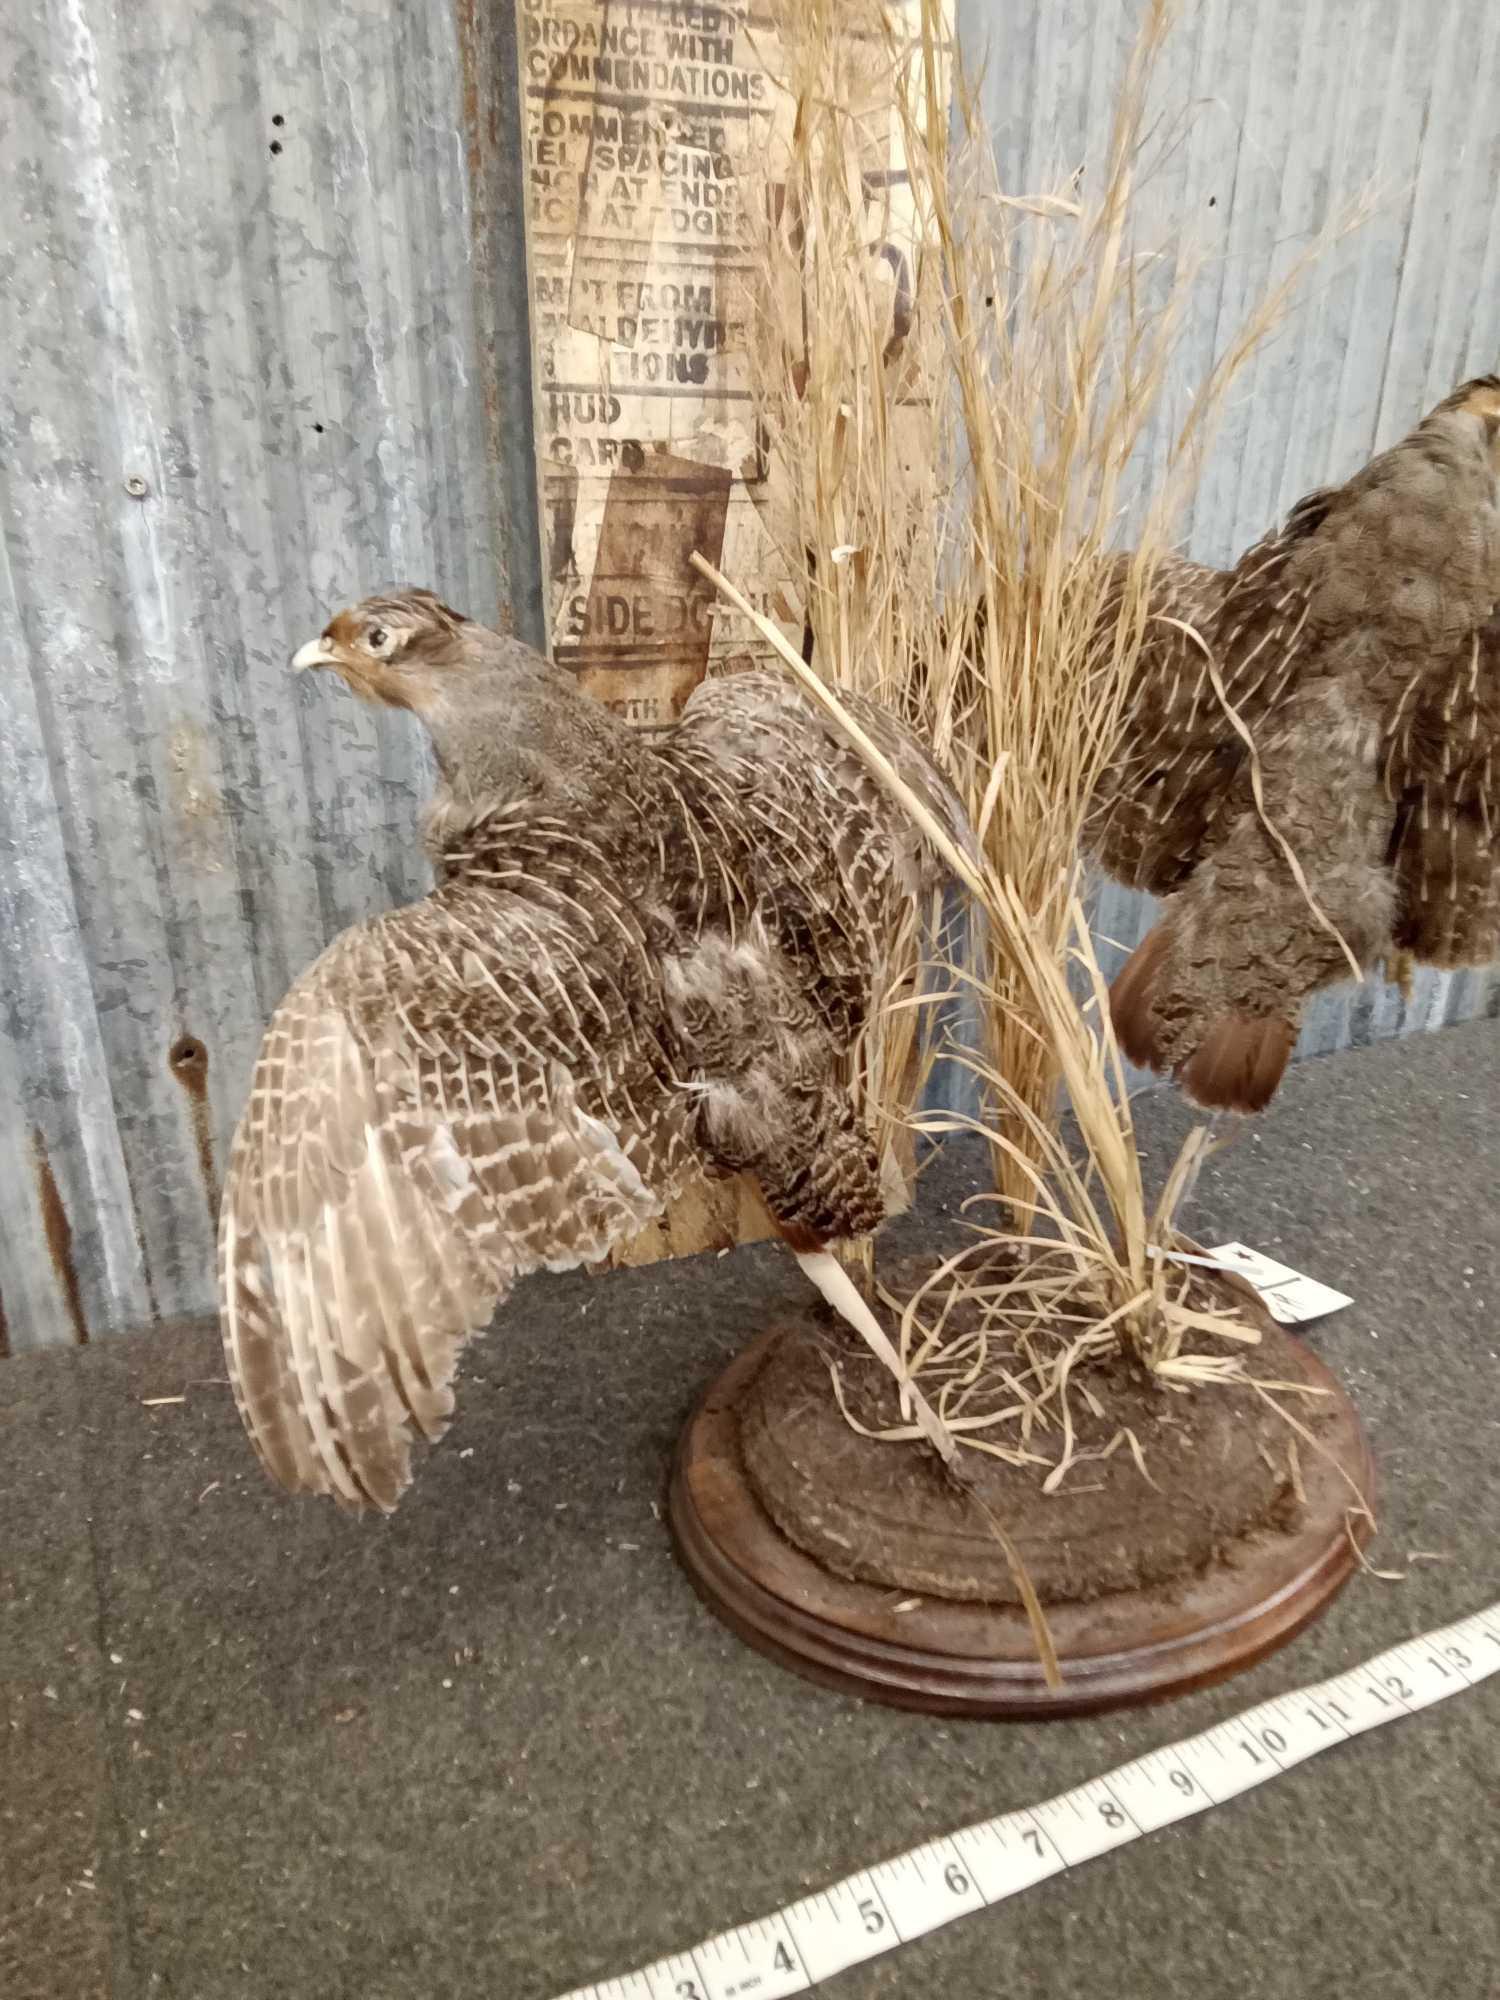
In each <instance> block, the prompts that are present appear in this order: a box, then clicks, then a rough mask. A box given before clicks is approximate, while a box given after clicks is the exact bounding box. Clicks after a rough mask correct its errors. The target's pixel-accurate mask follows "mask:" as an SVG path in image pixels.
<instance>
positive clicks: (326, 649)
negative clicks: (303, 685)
mask: <svg viewBox="0 0 1500 2000" xmlns="http://www.w3.org/2000/svg"><path fill="white" fill-rule="evenodd" d="M332 665H333V652H332V649H331V648H330V646H329V644H328V641H327V640H326V639H309V640H308V642H307V644H306V645H305V646H302V647H299V649H298V650H297V651H296V652H295V653H293V655H292V671H293V673H297V674H302V673H306V671H307V669H308V668H309V667H331V666H332Z"/></svg>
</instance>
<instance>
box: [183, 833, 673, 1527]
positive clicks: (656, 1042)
mask: <svg viewBox="0 0 1500 2000" xmlns="http://www.w3.org/2000/svg"><path fill="white" fill-rule="evenodd" d="M538 830H539V827H538V823H536V822H533V823H532V825H531V826H530V827H528V828H527V829H525V832H526V833H528V834H533V835H535V834H537V833H538ZM542 831H543V832H545V831H547V830H546V829H542ZM550 831H551V835H552V838H553V839H554V840H556V841H558V842H560V843H561V846H562V848H563V850H564V851H565V852H566V853H567V855H568V856H569V868H570V873H569V877H568V880H567V883H566V885H564V884H563V883H561V882H560V881H559V880H558V879H557V875H556V871H555V869H554V870H553V871H552V872H551V873H550V874H549V873H548V870H547V868H546V867H545V865H544V864H543V863H542V862H541V861H540V860H538V861H536V862H534V863H531V864H528V862H527V860H526V857H525V856H524V854H523V855H522V857H521V858H520V859H519V860H518V859H517V856H516V843H517V841H518V839H520V838H522V830H520V829H518V828H515V827H509V828H507V827H505V826H504V825H503V824H495V825H491V826H490V827H489V828H488V830H487V832H488V839H489V844H490V845H491V847H492V849H493V853H492V854H490V855H486V854H484V853H480V852H471V853H468V854H465V855H462V856H457V857H454V856H450V857H448V859H449V864H450V869H452V868H454V867H455V865H456V867H457V869H458V870H459V871H461V872H456V873H450V876H449V879H448V881H447V882H445V883H444V885H443V886H442V887H440V888H439V889H437V890H435V891H434V892H433V894H432V895H430V896H428V897H426V898H425V899H424V900H422V901H421V902H418V903H415V904H412V905H410V906H408V907H407V908H404V909H400V910H397V911H394V912H392V913H391V914H389V915H387V916H383V917H380V918H378V919H376V920H375V921H373V922H371V923H367V924H363V925H360V926H357V927H355V928H354V929H353V930H350V931H347V932H345V933H344V935H343V936H342V937H340V938H339V939H337V940H336V941H335V943H334V944H333V945H332V946H331V947H330V948H329V949H328V951H326V952H325V953H324V954H323V956H322V957H321V958H320V959H319V960H318V961H317V962H316V964H315V965H314V966H313V967H312V968H311V969H310V970H309V971H308V972H307V973H306V974H305V975H304V977H303V978H302V979H301V980H300V981H299V982H298V983H297V985H296V986H294V987H293V989H292V990H291V992H290V993H289V994H288V995H287V997H286V999H285V1000H284V1001H283V1002H282V1004H281V1006H280V1007H279V1008H278V1009H277V1012H276V1014H275V1017H274V1018H273V1020H272V1023H271V1026H270V1029H269V1030H268V1032H267V1035H266V1039H265V1043H264V1046H263V1048H262V1052H261V1056H260V1060H259V1062H258V1064H257V1067H256V1071H255V1076H254V1080H253V1083H252V1088H251V1094H250V1100H249V1104H248V1106H247V1109H246V1111H245V1115H244V1118H243V1120H242V1122H241V1126H240V1130H239V1132H238V1134H237V1137H236V1141H235V1146H234V1151H233V1154H232V1157H231V1161H230V1166H229V1173H228V1180H227V1187H226V1193H225V1200H224V1205H223V1211H222V1217H221V1224H220V1279H221V1310H222V1317H223V1325H224V1333H225V1348H226V1353H227V1356H228V1360H229V1370H230V1376H231V1380H232V1382H233V1385H234V1391H235V1395H236V1399H237V1401H238V1403H239V1407H240V1413H241V1415H242V1417H243V1419H244V1422H245V1426H246V1429H247V1431H248V1432H249V1434H250V1437H251V1439H252V1440H253V1442H254V1444H255V1447H256V1450H257V1451H258V1453H259V1455H260V1457H261V1458H262V1460H263V1461H264V1463H265V1465H266V1467H267V1469H268V1470H269V1471H270V1472H271V1473H272V1474H273V1475H274V1476H275V1477H276V1478H277V1479H278V1480H280V1481H281V1482H282V1484H284V1485H285V1486H287V1487H289V1488H291V1489H292V1490H293V1491H303V1492H322V1493H331V1494H333V1495H334V1496H335V1497H336V1498H338V1499H339V1500H340V1501H342V1502H344V1503H346V1504H349V1505H355V1506H359V1505H369V1504H374V1505H375V1506H378V1507H381V1508H383V1509H387V1510H388V1509H390V1508H392V1507H394V1506H395V1504H396V1502H397V1500H398V1499H399V1497H400V1495H401V1493H402V1491H403V1490H404V1488H405V1487H406V1485H407V1484H408V1483H409V1479H410V1456H411V1446H412V1442H413V1439H414V1437H415V1436H417V1435H421V1436H423V1437H425V1438H428V1439H432V1438H436V1437H438V1436H439V1435H440V1434H441V1433H442V1431H443V1429H444V1428H445V1426H446V1424H447V1422H448V1419H449V1417H450V1415H451V1413H452V1409H453V1387H452V1384H453V1375H454V1369H455V1365H456V1362H457V1358H458V1355H459V1351H460V1349H461V1348H462V1347H463V1345H464V1342H465V1341H466V1339H467V1338H468V1337H469V1335H470V1334H472V1333H474V1332H476V1331H478V1330H480V1329H482V1328H483V1327H484V1326H485V1325H486V1324H487V1323H488V1321H489V1319H490V1317H491V1315H492V1313H493V1311H494V1309H495V1307H496V1305H497V1304H498V1302H499V1301H500V1300H501V1299H502V1298H503V1297H504V1296H505V1294H506V1293H507V1292H508V1290H509V1289H510V1287H511V1285H512V1284H513V1283H514V1281H515V1279H516V1278H518V1277H520V1276H522V1275H524V1274H525V1273H527V1272H529V1271H533V1270H536V1269H539V1268H542V1267H545V1268H547V1269H551V1270H562V1269H567V1268H569V1267H571V1266H574V1265H577V1264H582V1263H587V1262H590V1261H593V1260H595V1259H597V1258H599V1257H601V1256H603V1255H604V1254H605V1252H606V1251H607V1250H608V1249H609V1247H610V1245H611V1244H613V1243H614V1242H616V1241H617V1240H618V1239H620V1238H621V1237H622V1236H625V1235H627V1234H630V1233H632V1232H634V1231H635V1230H636V1229H638V1228H639V1227H640V1226H641V1225H642V1224H643V1223H644V1222H645V1221H647V1220H648V1219H650V1218H651V1217H653V1216H655V1215H656V1214H658V1213H659V1212H660V1210H661V1208H662V1206H663V1203H664V1201H665V1200H666V1199H667V1198H669V1197H670V1195H671V1194H672V1193H673V1192H674V1191H675V1189H676V1187H677V1186H678V1185H679V1183H680V1181H681V1179H682V1176H683V1172H684V1169H685V1168H686V1166H687V1165H688V1163H689V1161H690V1159H691V1147H690V1144H689V1141H688V1138H687V1134H686V1132H685V1130H684V1125H683V1110H682V1105H683V1101H684V1100H683V1098H682V1096H681V1094H680V1093H679V1092H678V1091H677V1090H676V1088H675V1077H674V1074H673V1070H672V1064H671V1061H670V1058H669V1053H668V1051H667V1050H666V1049H665V1048H664V1047H663V1045H662V1043H661V1041H660V1039H659V1037H660V1024H661V1019H662V1009H661V1002H660V993H659V987H658V981H657V975H656V972H655V970H654V967H653V963H652V961H651V959H650V957H649V956H648V954H647V952H646V950H645V946H644V939H643V936H642V933H641V930H640V927H639V924H638V923H637V921H636V919H635V917H634V916H633V914H632V913H631V910H630V908H629V906H628V904H627V902H626V900H625V898H624V896H623V895H622V894H621V892H620V890H619V887H618V885H617V883H616V882H615V880H614V877H613V872H612V870H611V868H610V867H609V865H608V864H607V863H606V862H605V860H604V857H603V856H602V855H600V854H599V853H598V852H597V851H596V850H589V849H588V846H587V843H586V842H584V841H581V840H579V839H578V837H577V836H576V835H569V834H568V832H567V830H566V829H563V828H561V827H557V828H555V829H551V830H550ZM507 834H508V835H509V836H510V838H509V839H507V838H505V837H504V836H506V835H507ZM473 844H474V843H473V842H472V840H471V846H472V845H473ZM501 857H503V859H502V858H501ZM518 872H520V873H522V874H526V875H527V876H528V879H527V881H526V886H525V888H524V889H517V888H514V887H511V886H510V885H509V878H510V877H512V876H514V875H515V874H517V873H518Z"/></svg>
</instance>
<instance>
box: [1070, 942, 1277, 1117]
mask: <svg viewBox="0 0 1500 2000" xmlns="http://www.w3.org/2000/svg"><path fill="white" fill-rule="evenodd" d="M1171 941H1172V937H1171V930H1170V927H1169V926H1168V925H1167V924H1158V925H1157V926H1156V927H1155V929H1154V930H1151V931H1149V932H1148V933H1147V934H1146V936H1145V937H1144V938H1143V939H1142V941H1141V942H1140V943H1139V944H1138V945H1137V946H1136V948H1135V950H1134V951H1133V952H1132V953H1131V954H1130V957H1129V958H1128V959H1127V960H1126V961H1125V964H1124V966H1123V967H1122V968H1121V970H1120V972H1119V974H1118V975H1117V977H1116V979H1115V982H1114V985H1113V986H1111V988H1110V990H1109V1011H1110V1017H1111V1019H1112V1020H1113V1021H1114V1024H1115V1035H1116V1037H1117V1038H1118V1040H1119V1044H1120V1047H1121V1049H1122V1051H1123V1052H1124V1053H1125V1055H1127V1056H1128V1057H1129V1058H1130V1060H1131V1062H1133V1063H1135V1064H1137V1065H1138V1066H1139V1067H1140V1068H1142V1069H1154V1070H1156V1071H1158V1072H1161V1071H1164V1070H1166V1069H1168V1068H1172V1069H1173V1074H1174V1076H1175V1077H1176V1080H1177V1082H1178V1083H1179V1084H1180V1085H1181V1087H1182V1089H1183V1090H1184V1091H1185V1092H1186V1093H1187V1095H1188V1096H1189V1097H1190V1098H1191V1099H1192V1101H1193V1102H1194V1103H1195V1104H1199V1105H1202V1107H1203V1108H1204V1110H1206V1111H1242V1112H1245V1113H1247V1114H1248V1113H1250V1112H1254V1111H1264V1110H1265V1108H1266V1106H1267V1105H1268V1104H1269V1103H1270V1101H1271V1099H1272V1098H1273V1097H1274V1096H1275V1095H1276V1091H1277V1087H1278V1085H1279V1084H1280V1082H1281V1079H1282V1076H1283V1075H1284V1074H1285V1071H1286V1066H1287V1064H1288V1062H1289V1061H1290V1060H1291V1055H1292V1050H1293V1048H1294V1047H1295V1046H1296V1042H1297V1024H1296V1022H1295V1020H1288V1019H1286V1018H1285V1017H1284V1016H1282V1015H1279V1014H1247V1013H1241V1012H1238V1011H1236V1010H1231V1011H1229V1012H1226V1013H1223V1014H1218V1015H1215V1016H1214V1017H1213V1018H1212V1019H1211V1020H1210V1021H1209V1023H1208V1026H1207V1027H1206V1029H1205V1030H1204V1033H1203V1035H1202V1037H1201V1039H1200V1040H1199V1042H1198V1045H1197V1047H1196V1048H1195V1049H1194V1050H1193V1052H1192V1054H1191V1055H1190V1056H1188V1057H1187V1059H1186V1060H1185V1061H1181V1062H1178V1063H1177V1064H1176V1065H1175V1066H1174V1065H1172V1064H1171V1062H1170V1060H1169V1057H1168V1056H1167V1055H1166V1053H1165V1052H1164V1051H1163V1048H1162V1033H1161V1019H1160V1016H1159V1014H1158V1012H1157V1005H1156V1001H1157V991H1158V988H1159V986H1160V983H1161V980H1162V977H1163V973H1164V971H1165V969H1166V965H1167V955H1168V952H1169V949H1170V947H1171Z"/></svg>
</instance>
